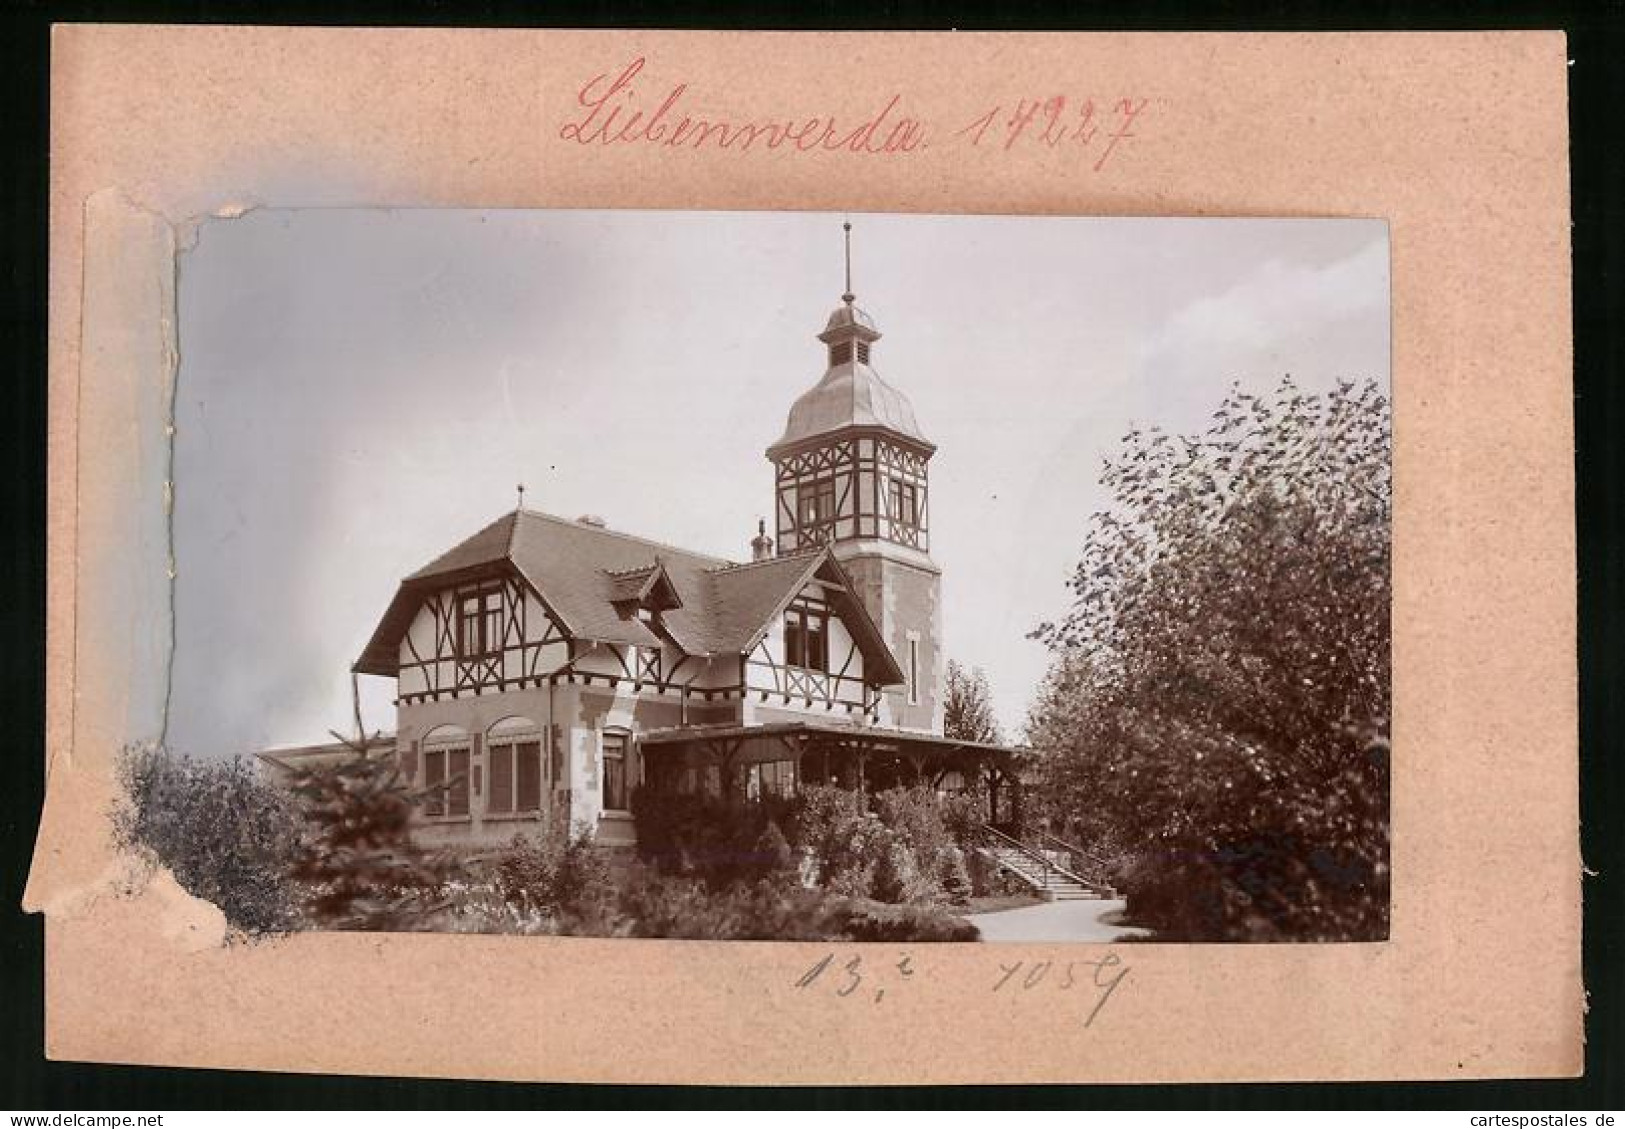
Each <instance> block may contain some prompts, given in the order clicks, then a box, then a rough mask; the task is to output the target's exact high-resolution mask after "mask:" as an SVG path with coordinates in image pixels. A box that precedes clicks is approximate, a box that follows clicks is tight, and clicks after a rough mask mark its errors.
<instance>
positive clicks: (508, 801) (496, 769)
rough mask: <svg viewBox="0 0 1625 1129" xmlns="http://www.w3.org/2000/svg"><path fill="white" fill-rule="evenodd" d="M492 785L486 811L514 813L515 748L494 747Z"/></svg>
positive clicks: (492, 752) (486, 798)
mask: <svg viewBox="0 0 1625 1129" xmlns="http://www.w3.org/2000/svg"><path fill="white" fill-rule="evenodd" d="M488 759H489V760H490V762H491V783H490V786H489V790H488V792H487V794H486V797H485V810H486V811H493V812H509V811H513V746H512V745H492V746H491V752H490V754H489V757H488Z"/></svg>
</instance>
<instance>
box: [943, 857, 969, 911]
mask: <svg viewBox="0 0 1625 1129" xmlns="http://www.w3.org/2000/svg"><path fill="white" fill-rule="evenodd" d="M937 886H938V887H939V888H940V889H941V890H942V895H943V897H944V898H946V899H947V900H948V904H949V905H955V906H962V905H965V904H967V903H968V902H969V901H970V899H971V894H972V893H973V890H972V885H971V877H970V869H969V867H968V866H967V865H966V863H965V852H964V851H962V850H960V849H959V848H958V847H949V848H948V849H947V850H946V851H944V852H942V854H941V855H940V856H939V857H938V859H937Z"/></svg>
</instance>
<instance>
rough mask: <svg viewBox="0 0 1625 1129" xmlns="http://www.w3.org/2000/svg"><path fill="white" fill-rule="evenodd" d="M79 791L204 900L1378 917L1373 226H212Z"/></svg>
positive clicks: (1386, 731)
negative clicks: (107, 688)
mask: <svg viewBox="0 0 1625 1129" xmlns="http://www.w3.org/2000/svg"><path fill="white" fill-rule="evenodd" d="M178 264H179V265H178V271H177V275H176V288H177V289H176V301H177V309H178V319H179V325H178V341H179V348H178V354H179V361H178V368H177V370H176V376H175V393H174V418H173V427H174V449H173V471H172V473H173V481H174V484H175V485H174V494H173V511H172V512H173V517H172V530H171V538H172V544H171V551H172V558H173V570H172V571H173V581H172V583H173V599H174V627H173V629H174V650H173V657H172V662H171V669H170V680H169V684H168V685H169V689H168V699H167V702H166V706H165V715H164V727H163V734H162V737H161V739H159V740H156V741H151V742H142V743H131V744H129V745H128V746H127V747H126V748H125V749H124V750H123V753H122V756H121V761H120V769H119V779H120V788H121V796H120V799H119V801H118V803H117V805H116V807H115V809H114V811H113V813H112V816H111V818H112V819H113V821H114V824H115V830H116V833H117V836H118V840H119V842H120V843H121V844H122V846H123V847H124V848H126V850H127V851H128V853H129V854H130V855H131V856H132V857H133V858H135V859H137V860H139V861H140V863H141V864H142V865H143V866H144V867H146V868H147V870H148V872H149V873H150V872H156V871H157V870H158V869H159V868H162V869H165V870H167V871H168V872H169V873H170V874H172V875H173V877H174V879H175V881H176V882H178V883H179V885H180V886H181V887H182V888H183V889H185V890H186V891H188V892H189V893H191V894H193V895H195V896H197V897H199V898H202V899H205V900H207V901H209V902H211V903H213V904H214V905H215V906H217V907H218V908H219V909H220V911H221V912H222V913H223V914H224V915H225V918H226V921H227V923H228V924H229V926H230V927H231V928H232V929H233V930H235V931H236V932H237V933H239V934H240V935H242V936H243V937H245V938H249V939H253V938H274V937H275V936H277V935H280V934H284V933H288V932H295V931H302V930H373V931H380V930H381V931H437V932H459V933H515V934H534V935H574V936H600V937H625V938H674V939H686V938H695V939H709V940H791V941H839V940H850V941H888V942H927V941H944V942H973V941H988V942H998V941H1044V942H1096V943H1103V942H1136V943H1158V942H1186V943H1188V942H1353V941H1380V940H1384V939H1386V938H1387V936H1388V928H1389V884H1390V883H1389V878H1390V875H1389V855H1390V843H1389V780H1390V711H1391V687H1390V682H1391V677H1390V651H1391V642H1390V640H1391V634H1390V603H1391V557H1390V526H1391V510H1392V497H1391V475H1390V436H1391V429H1390V407H1389V404H1390V387H1389V383H1390V359H1389V353H1390V296H1389V244H1388V228H1387V225H1386V224H1385V223H1384V222H1383V221H1381V220H1355V219H1257V218H1249V219H1208V218H1203V219H1137V218H1098V217H1088V218H1082V217H1035V216H970V215H952V216H950V215H897V214H852V215H846V214H841V213H835V214H826V213H807V212H758V213H722V212H638V211H558V210H548V211H540V210H538V211H523V210H508V211H475V210H455V209H441V210H430V209H422V210H413V209H385V208H319V209H302V210H301V209H270V208H264V209H252V210H248V211H246V212H245V213H243V214H241V215H237V216H233V217H231V218H219V217H217V218H210V219H207V220H204V221H201V222H200V223H199V225H198V227H197V229H196V231H195V232H194V233H193V238H192V239H191V241H190V243H189V245H188V246H187V247H186V248H185V249H184V251H183V252H182V253H181V254H180V256H179V259H178Z"/></svg>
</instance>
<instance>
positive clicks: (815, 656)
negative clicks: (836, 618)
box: [784, 607, 829, 672]
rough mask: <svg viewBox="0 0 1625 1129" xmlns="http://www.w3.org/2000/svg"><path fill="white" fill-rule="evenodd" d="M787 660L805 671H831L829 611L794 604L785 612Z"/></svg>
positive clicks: (785, 650)
mask: <svg viewBox="0 0 1625 1129" xmlns="http://www.w3.org/2000/svg"><path fill="white" fill-rule="evenodd" d="M784 661H785V663H786V664H787V665H789V666H798V667H801V668H802V669H803V670H818V671H825V672H827V671H828V670H829V613H828V612H825V611H821V610H819V609H817V608H810V607H793V608H791V609H790V610H789V611H787V612H785V613H784Z"/></svg>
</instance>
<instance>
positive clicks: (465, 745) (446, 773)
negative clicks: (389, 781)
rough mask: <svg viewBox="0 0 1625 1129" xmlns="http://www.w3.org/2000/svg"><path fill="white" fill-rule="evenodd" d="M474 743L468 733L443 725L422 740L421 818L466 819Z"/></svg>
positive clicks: (455, 727) (456, 727)
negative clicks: (422, 790) (469, 773)
mask: <svg viewBox="0 0 1625 1129" xmlns="http://www.w3.org/2000/svg"><path fill="white" fill-rule="evenodd" d="M472 750H473V741H472V739H471V738H470V737H469V734H468V730H466V729H462V728H459V727H458V726H455V725H442V726H438V727H437V728H435V729H432V730H430V731H429V732H428V733H427V734H425V735H424V738H423V778H422V780H421V781H420V783H421V784H422V786H423V788H424V789H425V790H426V791H427V792H428V795H427V796H425V797H424V801H423V814H424V815H427V816H431V817H451V818H454V819H466V818H468V791H469V790H468V771H469V760H470V753H471V752H472Z"/></svg>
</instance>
